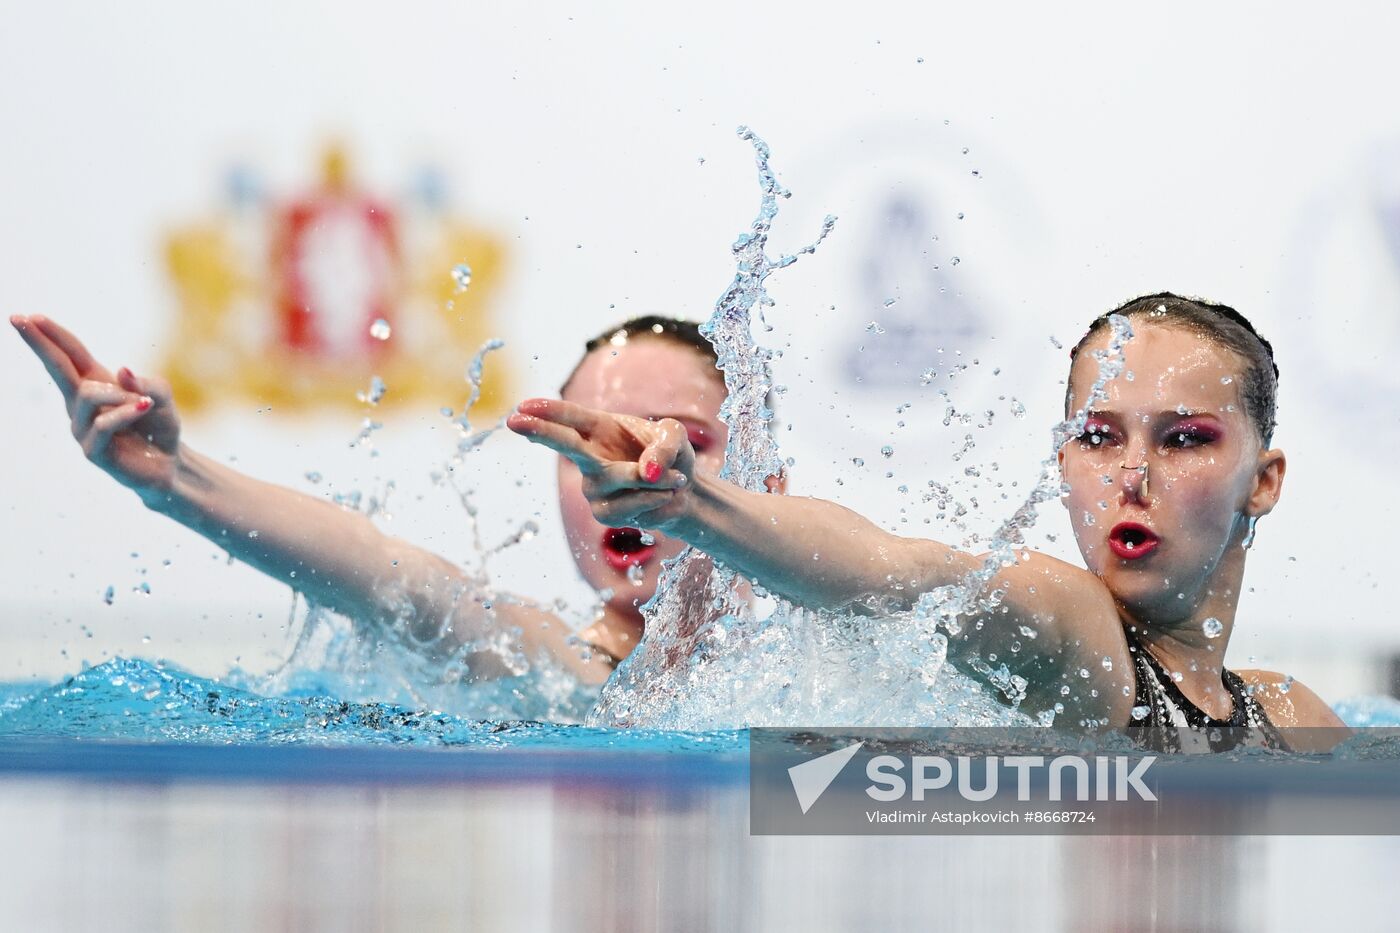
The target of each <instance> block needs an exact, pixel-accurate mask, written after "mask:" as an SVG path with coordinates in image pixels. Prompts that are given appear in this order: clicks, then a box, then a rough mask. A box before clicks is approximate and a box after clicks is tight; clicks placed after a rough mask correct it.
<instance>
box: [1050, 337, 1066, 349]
mask: <svg viewBox="0 0 1400 933" xmlns="http://www.w3.org/2000/svg"><path fill="white" fill-rule="evenodd" d="M1050 346H1052V347H1054V348H1055V349H1056V350H1063V349H1064V348H1065V346H1064V344H1062V343H1060V342H1059V341H1058V340H1056V339H1055V338H1054V337H1051V338H1050Z"/></svg>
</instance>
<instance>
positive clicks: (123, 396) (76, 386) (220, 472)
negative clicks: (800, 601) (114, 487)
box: [10, 316, 606, 680]
mask: <svg viewBox="0 0 1400 933" xmlns="http://www.w3.org/2000/svg"><path fill="white" fill-rule="evenodd" d="M10 323H11V324H12V325H14V327H15V329H16V330H18V331H19V334H20V336H21V337H22V338H23V339H24V341H25V343H27V344H28V345H29V347H30V349H32V350H33V351H34V353H35V355H37V356H38V357H39V359H40V360H41V361H42V362H43V364H44V366H45V368H46V369H47V370H48V372H49V375H50V376H51V377H52V378H53V380H54V383H55V384H56V385H57V386H58V389H59V391H60V392H61V393H62V395H63V399H64V402H65V404H66V405H67V408H68V413H69V417H70V419H71V421H72V431H73V436H74V437H75V438H76V439H77V441H78V442H79V444H80V445H81V447H82V449H83V452H84V454H85V455H86V456H87V458H88V459H89V460H90V461H92V462H93V463H94V464H95V465H96V466H98V467H100V468H101V469H102V470H104V471H105V472H106V473H108V474H109V475H111V476H112V477H113V478H114V479H116V480H117V481H118V482H120V483H122V484H123V485H125V486H127V487H129V488H130V489H132V490H133V491H134V492H135V493H136V494H137V495H138V496H139V497H140V498H141V501H142V502H144V503H145V504H146V506H147V507H148V508H150V509H152V510H153V511H156V512H159V513H161V514H163V515H167V516H169V517H171V518H173V519H175V520H176V521H177V522H179V523H180V524H182V525H184V526H186V527H187V528H190V529H191V530H193V531H196V532H198V533H199V534H201V535H203V536H204V537H206V538H208V539H209V540H210V541H213V542H214V543H215V544H217V545H219V546H220V547H221V548H224V549H225V550H227V551H228V553H229V554H230V555H232V556H233V557H235V558H237V559H238V560H241V561H243V562H244V563H247V564H249V565H250V566H252V567H255V568H257V569H258V570H260V571H262V572H263V573H265V574H267V575H268V576H270V577H273V578H274V579H277V580H281V581H282V582H284V583H287V584H289V585H291V586H292V587H293V588H294V589H296V590H298V591H300V592H302V593H304V594H305V595H306V596H307V597H308V598H309V599H311V600H313V601H315V602H317V603H320V604H322V605H325V606H328V607H330V608H332V609H334V610H336V611H337V612H341V613H344V614H346V615H348V616H351V617H353V618H356V619H361V620H365V621H369V622H376V623H380V624H384V625H389V626H395V627H398V626H403V627H404V629H403V630H404V632H405V633H406V634H409V635H412V636H413V637H414V638H415V639H416V640H418V641H420V642H426V641H430V640H436V639H443V645H444V647H448V646H450V645H451V644H452V643H454V642H457V643H466V642H470V641H472V640H474V639H475V638H477V637H479V636H480V634H481V633H482V632H483V631H484V630H485V628H486V627H487V626H488V625H490V624H492V622H493V621H494V623H496V624H499V625H504V626H508V627H514V628H519V629H520V630H521V641H522V642H523V645H522V647H524V648H526V649H527V651H529V653H531V654H533V651H532V650H530V649H534V648H544V649H545V650H548V651H550V652H551V653H552V654H554V655H555V656H556V657H558V658H559V660H560V661H561V662H562V663H564V664H565V665H566V666H567V667H570V668H571V669H575V672H576V673H579V674H581V675H583V676H586V677H587V678H588V679H590V680H598V679H601V677H603V676H606V671H605V670H601V669H599V670H595V669H594V668H597V667H598V665H597V663H596V662H584V661H582V660H581V659H580V658H579V656H578V652H577V651H575V650H572V649H571V648H570V647H569V646H568V645H567V644H566V638H567V635H568V632H567V629H566V627H565V626H564V625H563V624H562V623H559V622H558V620H557V619H554V617H553V616H552V615H550V614H548V613H545V612H543V611H542V610H539V609H535V608H533V607H530V606H524V605H519V604H515V603H505V602H501V603H498V604H497V605H496V606H495V607H494V608H493V609H492V610H490V611H489V612H488V611H487V610H486V609H485V607H483V606H482V604H481V602H480V601H479V598H478V597H477V594H476V593H474V592H473V587H472V582H471V580H470V579H469V578H468V577H467V575H466V574H465V573H464V572H463V571H462V570H461V569H460V568H458V567H457V566H456V565H454V564H453V563H451V562H450V561H447V560H445V559H443V558H441V557H439V556H437V555H436V554H433V553H431V552H429V551H425V550H423V549H422V548H418V547H415V546H413V545H411V544H409V543H407V542H405V541H402V540H400V539H398V538H394V537H391V536H389V535H386V534H384V533H383V532H382V531H380V530H379V529H378V528H376V527H375V525H374V524H373V523H372V522H371V521H370V520H369V519H368V518H366V517H365V516H364V515H362V514H360V513H359V512H355V511H353V510H350V509H345V508H342V507H340V506H338V505H335V504H332V503H330V502H326V501H323V500H319V499H316V498H313V497H311V496H307V495H303V494H302V493H298V492H295V491H293V490H291V489H287V488H285V487H282V486H277V485H274V484H272V483H267V482H263V481H261V480H257V479H254V478H252V477H250V476H246V475H244V474H242V473H239V472H238V471H236V470H233V469H231V468H229V467H227V466H224V465H222V464H220V463H217V462H215V461H214V460H212V459H210V458H208V457H206V456H204V455H202V454H200V453H198V452H197V451H194V450H192V449H191V448H189V447H188V446H187V445H185V444H184V443H182V442H181V440H180V419H179V415H178V413H177V412H176V409H175V404H174V401H173V399H172V398H171V393H170V386H169V384H168V383H166V382H165V381H164V380H162V379H158V378H144V377H140V376H137V375H135V374H133V373H132V372H131V371H130V370H129V369H126V368H123V369H120V370H118V371H117V372H116V373H115V374H113V373H111V372H110V371H109V370H107V369H106V368H105V367H104V366H102V365H101V364H100V363H98V362H97V360H96V359H94V358H93V356H92V355H91V354H90V353H89V352H88V350H87V348H86V347H84V346H83V344H82V342H81V341H80V340H78V338H77V337H76V336H74V335H73V334H72V333H70V332H69V331H67V330H66V329H64V328H63V327H61V326H60V325H58V324H57V323H56V322H54V321H52V320H49V319H48V318H44V317H39V316H34V317H13V318H11V319H10ZM481 661H482V663H481V664H480V665H479V667H480V668H481V670H480V671H477V670H476V668H477V667H478V665H473V669H474V672H479V673H489V672H490V668H491V665H490V662H489V659H485V658H483V659H481Z"/></svg>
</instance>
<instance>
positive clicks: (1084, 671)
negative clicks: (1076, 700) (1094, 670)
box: [1079, 667, 1089, 680]
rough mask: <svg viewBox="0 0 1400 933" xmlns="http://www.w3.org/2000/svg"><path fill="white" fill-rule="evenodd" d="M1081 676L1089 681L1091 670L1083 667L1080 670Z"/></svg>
mask: <svg viewBox="0 0 1400 933" xmlns="http://www.w3.org/2000/svg"><path fill="white" fill-rule="evenodd" d="M1079 676H1080V677H1082V678H1084V679H1085V680H1088V679H1089V669H1088V668H1086V667H1081V668H1080V669H1079Z"/></svg>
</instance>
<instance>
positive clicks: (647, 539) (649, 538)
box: [639, 531, 656, 547]
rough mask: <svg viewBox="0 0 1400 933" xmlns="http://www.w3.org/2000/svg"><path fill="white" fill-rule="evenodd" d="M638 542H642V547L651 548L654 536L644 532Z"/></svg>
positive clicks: (654, 539) (654, 541) (654, 540)
mask: <svg viewBox="0 0 1400 933" xmlns="http://www.w3.org/2000/svg"><path fill="white" fill-rule="evenodd" d="M639 540H640V541H641V542H642V546H643V547H651V546H652V545H653V544H655V543H656V535H654V534H652V533H651V532H650V531H644V532H642V536H641V538H640V539H639Z"/></svg>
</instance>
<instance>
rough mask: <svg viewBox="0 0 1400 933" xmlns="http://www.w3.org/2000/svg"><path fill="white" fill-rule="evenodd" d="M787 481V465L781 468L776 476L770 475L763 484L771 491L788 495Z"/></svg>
mask: <svg viewBox="0 0 1400 933" xmlns="http://www.w3.org/2000/svg"><path fill="white" fill-rule="evenodd" d="M787 483H788V474H787V467H783V468H782V469H781V470H779V471H778V473H777V475H776V476H770V477H768V478H767V479H765V480H764V481H763V485H764V486H765V487H767V489H768V491H769V492H771V493H774V494H775V495H779V496H785V495H787Z"/></svg>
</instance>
